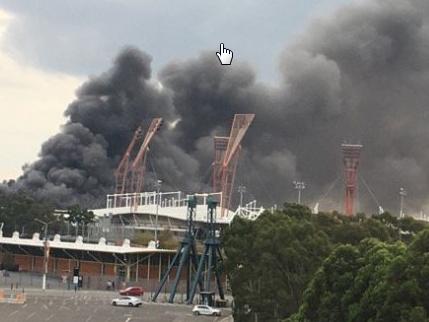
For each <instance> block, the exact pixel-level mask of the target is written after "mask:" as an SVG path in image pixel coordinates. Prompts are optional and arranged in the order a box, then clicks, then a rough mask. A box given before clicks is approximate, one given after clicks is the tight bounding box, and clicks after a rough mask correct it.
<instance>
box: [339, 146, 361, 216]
mask: <svg viewBox="0 0 429 322" xmlns="http://www.w3.org/2000/svg"><path fill="white" fill-rule="evenodd" d="M341 150H342V152H343V163H344V177H345V189H346V191H345V198H344V211H345V213H346V215H347V216H353V214H354V201H355V198H356V191H357V171H358V167H359V160H360V152H361V150H362V145H360V144H345V143H344V144H342V145H341Z"/></svg>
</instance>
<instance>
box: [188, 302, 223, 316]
mask: <svg viewBox="0 0 429 322" xmlns="http://www.w3.org/2000/svg"><path fill="white" fill-rule="evenodd" d="M192 313H193V314H194V315H200V314H201V315H217V316H220V315H221V314H222V312H221V310H220V309H216V308H214V307H211V306H208V305H195V306H194V308H193V309H192Z"/></svg>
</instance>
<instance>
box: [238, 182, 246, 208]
mask: <svg viewBox="0 0 429 322" xmlns="http://www.w3.org/2000/svg"><path fill="white" fill-rule="evenodd" d="M237 191H238V193H239V194H240V208H241V207H243V194H245V193H246V186H243V185H239V186H238V190H237Z"/></svg>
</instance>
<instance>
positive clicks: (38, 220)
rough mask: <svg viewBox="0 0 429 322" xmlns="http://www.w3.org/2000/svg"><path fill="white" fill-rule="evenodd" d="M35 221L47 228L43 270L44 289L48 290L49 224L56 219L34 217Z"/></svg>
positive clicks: (44, 242)
mask: <svg viewBox="0 0 429 322" xmlns="http://www.w3.org/2000/svg"><path fill="white" fill-rule="evenodd" d="M34 220H35V221H37V222H39V223H41V224H43V226H44V228H43V229H44V230H45V236H44V241H43V253H44V271H43V277H42V289H43V290H46V275H47V274H48V258H49V244H48V226H49V224H51V223H53V222H54V221H55V220H53V221H50V222H46V221H43V220H40V219H38V218H36V219H34Z"/></svg>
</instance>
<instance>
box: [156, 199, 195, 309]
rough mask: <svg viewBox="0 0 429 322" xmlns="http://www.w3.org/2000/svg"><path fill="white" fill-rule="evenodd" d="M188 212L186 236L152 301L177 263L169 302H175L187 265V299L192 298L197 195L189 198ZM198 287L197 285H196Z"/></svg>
mask: <svg viewBox="0 0 429 322" xmlns="http://www.w3.org/2000/svg"><path fill="white" fill-rule="evenodd" d="M187 203H188V210H187V211H188V212H187V217H186V222H187V226H188V227H187V230H186V233H185V236H184V238H183V240H182V242H181V243H180V246H179V248H178V249H177V252H176V255H174V257H173V260H172V261H171V263H170V265H169V266H168V269H167V271H166V272H165V274H164V276H163V277H162V279H161V281H160V282H159V285H158V288H157V290H156V291H155V295H154V296H153V298H152V301H156V299H157V297H158V295H159V293H160V292H161V290H162V288H163V287H164V285H165V283H166V282H167V280H168V276H169V275H172V274H171V273H172V271H173V268H174V266H175V265H177V264H178V265H179V266H178V268H177V271H176V275H175V277H174V281H173V285H172V287H171V290H170V297H169V299H168V302H169V303H173V302H174V297H175V295H176V290H177V286H178V285H179V282H180V276H181V275H182V272H183V269H184V268H185V267H186V272H187V275H186V300H187V301H188V300H189V299H190V283H191V276H190V271H191V265H192V266H193V267H194V270H196V269H197V265H198V260H197V250H196V246H195V229H194V216H195V208H196V207H197V198H196V197H195V196H189V197H188V200H187ZM198 282H199V283H198V284H199V287H200V290H202V288H203V285H202V282H201V281H198ZM195 287H196V286H195Z"/></svg>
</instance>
